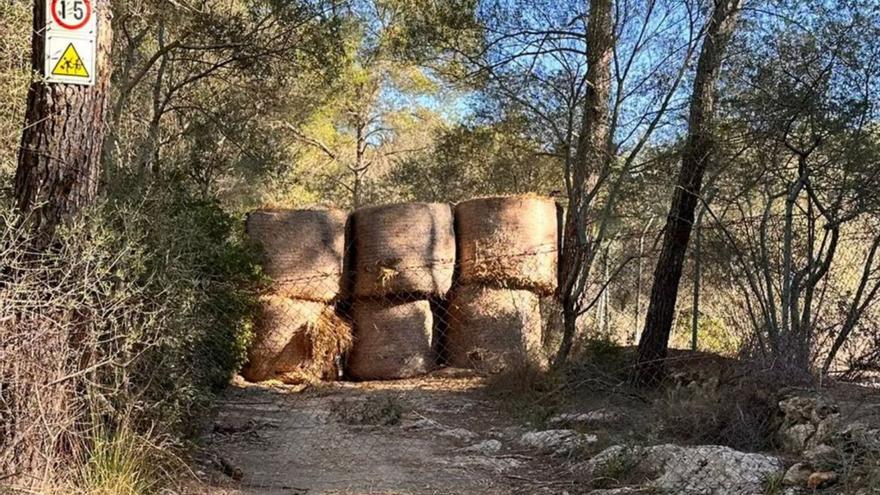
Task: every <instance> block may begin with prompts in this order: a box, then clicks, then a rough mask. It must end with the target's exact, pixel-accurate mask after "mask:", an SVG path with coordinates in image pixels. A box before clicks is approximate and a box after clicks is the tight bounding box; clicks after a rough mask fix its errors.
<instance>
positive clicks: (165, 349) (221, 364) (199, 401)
mask: <svg viewBox="0 0 880 495" xmlns="http://www.w3.org/2000/svg"><path fill="white" fill-rule="evenodd" d="M108 209H109V214H108V215H109V220H108V221H109V223H110V224H111V225H112V228H114V229H118V232H119V235H120V240H121V241H122V242H123V243H131V242H138V243H139V244H140V246H139V247H140V254H139V255H138V256H137V257H136V258H133V259H131V260H129V262H130V263H131V265H132V266H131V267H128V268H126V271H130V272H131V273H137V274H139V276H138V277H137V278H136V279H135V280H134V281H133V282H134V283H137V284H143V286H144V288H145V290H146V291H147V293H148V294H150V295H151V297H155V299H153V301H155V303H156V304H158V307H157V308H155V311H156V312H157V316H159V317H160V318H161V327H157V328H154V329H145V331H146V332H151V333H153V335H155V336H156V337H158V338H157V340H156V342H154V344H153V345H154V347H153V348H152V349H151V350H150V351H149V352H146V353H144V354H143V356H142V357H141V359H139V360H138V361H137V368H138V370H139V371H138V372H136V373H135V382H138V378H139V377H140V378H143V379H145V380H144V383H143V386H144V387H145V388H144V397H145V400H146V401H147V402H151V403H154V404H156V405H158V407H154V408H153V411H152V413H151V414H155V415H156V416H157V419H160V420H161V422H162V423H163V424H165V425H171V426H174V427H175V428H178V427H179V428H181V429H183V430H188V429H191V428H194V427H197V426H198V425H197V424H193V423H191V421H192V420H193V419H194V417H193V415H194V414H197V413H198V411H200V410H201V409H200V408H201V407H204V406H206V405H207V404H208V401H209V400H210V399H211V397H212V394H213V393H214V392H215V391H217V390H219V389H220V388H221V387H223V386H224V385H225V384H226V383H228V381H229V379H230V378H231V377H232V374H233V373H234V372H235V371H237V370H238V368H239V367H240V366H241V364H243V361H244V359H245V351H246V349H247V344H248V341H249V337H250V327H251V324H252V321H251V317H252V314H253V311H254V309H255V303H256V302H255V293H254V288H255V283H256V282H258V280H259V272H258V269H257V266H256V263H255V260H254V258H253V257H252V253H253V252H254V250H253V249H251V246H250V245H249V244H248V243H247V242H246V241H245V239H244V236H243V232H242V231H241V230H242V228H241V222H239V221H237V220H236V219H234V218H233V217H231V216H229V215H228V214H227V213H225V212H224V211H223V210H222V209H221V208H220V207H219V205H218V203H217V201H216V200H212V199H204V198H201V197H197V196H194V195H192V194H191V193H189V192H187V191H186V190H184V189H181V188H180V187H179V186H176V185H174V184H173V183H172V184H162V185H157V186H154V192H153V193H151V194H147V195H146V199H143V200H132V199H121V200H116V201H112V202H111V203H110V204H109V205H108ZM138 268H139V269H138ZM156 323H159V322H158V321H157V322H156Z"/></svg>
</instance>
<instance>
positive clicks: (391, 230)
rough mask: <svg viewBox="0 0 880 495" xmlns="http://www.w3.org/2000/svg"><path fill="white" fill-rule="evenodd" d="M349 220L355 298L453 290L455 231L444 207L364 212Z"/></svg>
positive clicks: (411, 205)
mask: <svg viewBox="0 0 880 495" xmlns="http://www.w3.org/2000/svg"><path fill="white" fill-rule="evenodd" d="M352 221H353V229H352V230H353V235H354V254H353V256H354V260H355V262H354V265H355V266H354V271H355V274H354V294H355V296H358V297H379V296H386V295H392V294H425V295H431V294H436V295H439V296H444V295H445V294H446V292H447V291H448V290H449V288H450V287H451V286H452V272H453V270H454V266H455V233H454V232H453V227H452V209H451V207H450V206H449V205H448V204H441V203H406V204H396V205H384V206H376V207H371V208H364V209H361V210H358V211H356V212H355V213H354V214H353V216H352Z"/></svg>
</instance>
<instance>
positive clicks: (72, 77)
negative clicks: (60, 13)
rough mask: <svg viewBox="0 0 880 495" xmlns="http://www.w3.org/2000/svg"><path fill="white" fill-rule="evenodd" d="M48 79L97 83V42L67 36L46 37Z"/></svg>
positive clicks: (57, 81) (89, 83) (60, 81)
mask: <svg viewBox="0 0 880 495" xmlns="http://www.w3.org/2000/svg"><path fill="white" fill-rule="evenodd" d="M45 67H46V68H45V70H46V80H47V81H48V82H53V83H64V84H84V85H89V86H91V85H92V84H94V83H95V42H94V41H93V40H89V39H83V38H72V37H67V36H49V37H47V38H46V65H45Z"/></svg>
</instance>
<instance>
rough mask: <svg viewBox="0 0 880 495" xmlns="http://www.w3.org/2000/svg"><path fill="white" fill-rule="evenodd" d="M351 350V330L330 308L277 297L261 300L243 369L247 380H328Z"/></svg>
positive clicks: (311, 302) (305, 381)
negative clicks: (345, 353) (344, 354)
mask: <svg viewBox="0 0 880 495" xmlns="http://www.w3.org/2000/svg"><path fill="white" fill-rule="evenodd" d="M350 345H351V326H350V325H349V324H348V323H347V322H346V321H345V320H343V319H342V318H340V317H339V316H337V315H336V312H335V310H334V308H333V306H330V305H328V304H326V303H322V302H316V301H306V300H302V299H290V298H287V297H284V296H279V295H266V296H263V297H261V298H260V312H259V315H258V318H257V321H256V325H255V331H254V341H253V342H252V343H251V347H250V349H249V350H248V363H247V365H245V367H244V369H242V376H244V377H245V378H246V379H247V380H250V381H254V382H260V381H264V380H271V379H276V380H280V381H282V382H284V383H308V382H311V381H315V380H320V379H322V378H326V379H332V378H334V377H335V375H336V373H337V371H338V370H337V367H336V361H337V357H338V356H340V355H341V354H342V353H344V352H345V351H346V350H347V349H348V347H349V346H350Z"/></svg>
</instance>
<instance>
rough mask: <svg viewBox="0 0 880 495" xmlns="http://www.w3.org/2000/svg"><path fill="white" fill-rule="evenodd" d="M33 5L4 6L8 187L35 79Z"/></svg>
mask: <svg viewBox="0 0 880 495" xmlns="http://www.w3.org/2000/svg"><path fill="white" fill-rule="evenodd" d="M32 10H33V5H32V3H31V2H22V1H12V2H3V3H2V4H0V19H3V29H4V30H3V35H2V36H0V182H2V183H3V185H4V187H6V186H7V185H8V184H9V183H10V180H11V178H12V175H13V173H14V172H15V163H16V160H17V159H18V145H19V143H20V141H21V126H22V124H23V123H24V110H25V103H26V102H27V89H28V83H29V82H30V79H31V58H30V41H31V40H30V34H31V31H32V29H31V11H32Z"/></svg>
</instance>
